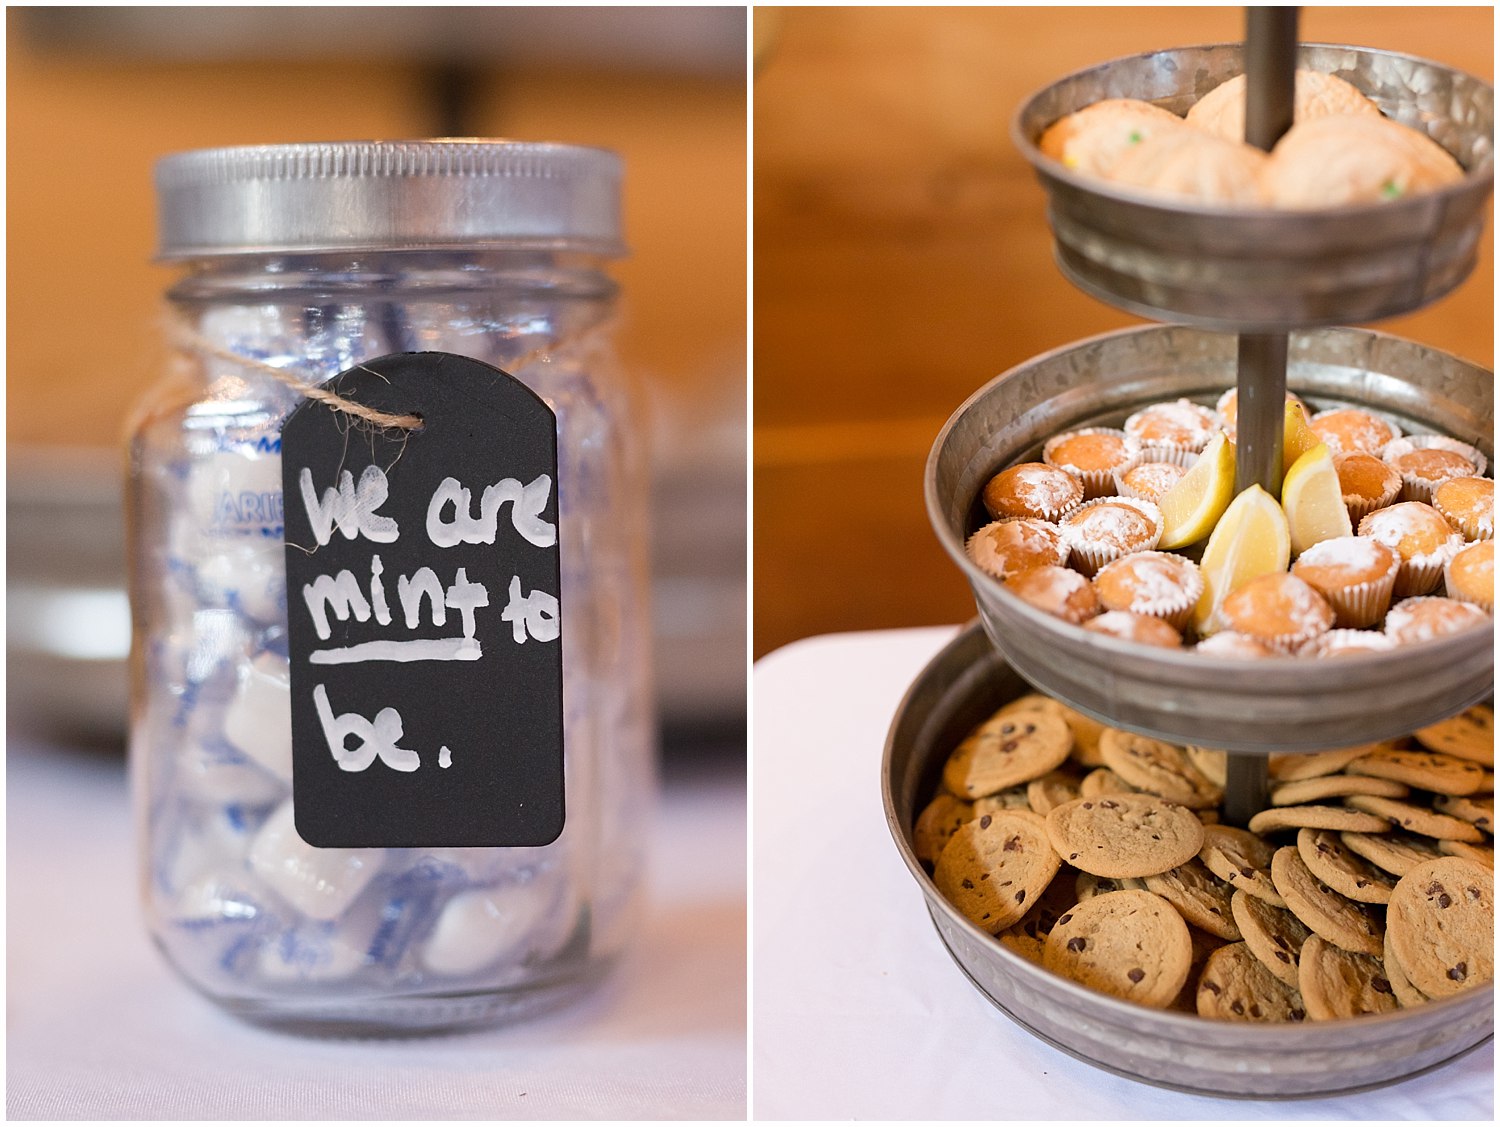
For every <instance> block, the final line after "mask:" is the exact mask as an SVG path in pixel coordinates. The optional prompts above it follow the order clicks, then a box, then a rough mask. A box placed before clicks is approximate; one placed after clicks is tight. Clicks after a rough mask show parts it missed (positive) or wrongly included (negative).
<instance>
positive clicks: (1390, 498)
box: [1344, 481, 1401, 528]
mask: <svg viewBox="0 0 1500 1127" xmlns="http://www.w3.org/2000/svg"><path fill="white" fill-rule="evenodd" d="M1400 496H1401V482H1399V481H1398V482H1396V483H1395V484H1394V485H1392V486H1391V488H1390V489H1389V490H1388V491H1387V492H1386V493H1385V494H1384V495H1383V496H1381V497H1375V498H1370V497H1355V496H1353V495H1352V494H1349V493H1345V494H1344V508H1346V509H1348V510H1349V524H1350V525H1351V526H1352V527H1354V528H1358V527H1359V522H1360V521H1362V520H1364V519H1365V517H1367V516H1369V515H1370V514H1371V513H1373V512H1374V511H1375V510H1376V509H1384V508H1386V507H1387V506H1388V505H1394V504H1395V503H1396V498H1398V497H1400Z"/></svg>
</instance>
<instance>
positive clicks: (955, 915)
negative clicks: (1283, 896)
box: [880, 619, 1495, 1095]
mask: <svg viewBox="0 0 1500 1127" xmlns="http://www.w3.org/2000/svg"><path fill="white" fill-rule="evenodd" d="M982 631H983V627H982V626H981V625H980V623H979V621H978V620H977V619H972V620H970V621H969V622H968V623H966V624H965V625H964V627H963V628H962V629H961V630H960V631H959V634H958V636H957V637H955V638H954V639H953V640H952V641H950V642H948V643H947V644H946V645H945V646H944V647H943V648H942V649H941V650H939V651H938V652H937V654H936V655H934V657H933V658H932V659H931V660H930V661H928V662H927V664H926V665H924V666H923V667H922V671H921V672H920V673H918V674H917V676H916V677H915V678H914V679H913V680H912V683H911V684H910V685H909V686H907V690H906V692H905V693H904V694H903V695H902V697H901V703H900V704H899V705H897V707H896V712H895V714H894V716H893V717H892V719H891V725H890V728H889V729H887V731H886V737H885V748H884V751H883V752H882V754H881V757H880V797H881V802H882V805H883V806H884V808H885V823H886V829H887V830H888V831H889V832H890V835H891V839H892V841H894V842H895V845H896V851H897V852H898V853H900V854H901V860H902V861H903V862H905V864H906V868H907V871H908V872H910V873H911V875H912V877H913V878H914V879H915V880H916V882H917V886H918V888H919V889H920V890H921V891H922V893H923V897H924V899H926V901H927V903H928V905H929V908H931V907H932V906H940V907H941V909H942V910H943V912H944V914H945V915H946V916H947V917H948V918H949V919H950V920H952V921H953V922H954V923H956V924H958V925H959V926H960V927H962V928H963V929H964V930H965V931H966V932H967V933H968V934H969V936H970V937H971V938H973V939H975V940H977V941H980V942H982V943H984V944H985V945H986V946H987V947H988V948H989V949H990V950H993V951H996V952H998V953H999V954H1000V957H1001V960H1002V961H1003V962H1004V963H1005V964H1006V965H1007V966H1008V967H1009V969H1010V970H1011V971H1012V973H1015V974H1019V975H1022V976H1023V977H1025V978H1028V979H1031V980H1033V981H1036V982H1040V983H1045V984H1046V986H1047V987H1048V988H1049V989H1050V988H1056V989H1059V990H1061V991H1063V992H1064V993H1065V994H1067V995H1068V996H1069V997H1071V998H1072V999H1073V1000H1074V1001H1076V1002H1078V1003H1079V1004H1080V1005H1087V1006H1093V1007H1097V1008H1099V1009H1102V1010H1103V1011H1104V1012H1106V1013H1108V1014H1110V1015H1111V1016H1112V1017H1114V1018H1117V1019H1120V1020H1126V1019H1129V1020H1133V1021H1146V1022H1150V1023H1160V1030H1161V1032H1167V1031H1172V1032H1177V1033H1181V1034H1183V1035H1189V1034H1191V1033H1194V1032H1201V1031H1202V1030H1203V1028H1204V1022H1205V1021H1207V1020H1208V1019H1206V1018H1202V1017H1195V1016H1193V1015H1191V1014H1183V1013H1177V1012H1174V1011H1172V1010H1156V1009H1152V1008H1151V1007H1149V1006H1141V1005H1136V1004H1135V1003H1133V1002H1126V1001H1124V1000H1122V999H1120V998H1115V997H1113V996H1111V995H1109V994H1103V993H1100V992H1099V991H1096V990H1090V989H1088V988H1087V987H1085V986H1080V985H1079V984H1078V983H1076V982H1073V981H1072V980H1071V979H1067V978H1063V977H1062V976H1061V975H1055V974H1052V973H1051V972H1050V971H1046V970H1043V969H1042V968H1041V967H1038V966H1036V965H1034V964H1032V963H1029V962H1027V961H1026V960H1025V959H1023V958H1022V957H1021V956H1020V955H1017V954H1016V953H1015V952H1014V951H1011V950H1009V949H1008V948H1007V947H1006V946H1005V944H1003V943H1001V942H1000V941H999V940H997V939H996V938H995V937H994V936H993V935H991V934H990V933H989V932H987V931H984V930H982V929H980V928H978V927H975V926H974V924H973V923H971V922H970V921H969V919H968V918H967V917H966V916H964V915H963V914H962V913H961V912H959V911H958V910H957V909H956V908H954V907H953V906H952V905H951V904H949V903H948V901H947V899H946V898H945V897H944V896H943V894H942V893H941V892H939V891H938V887H937V885H936V884H934V883H933V880H932V878H931V877H930V876H928V875H927V870H925V869H924V868H922V863H921V862H920V861H918V860H917V855H916V854H915V853H914V852H913V851H912V848H911V844H910V842H909V841H908V840H907V835H906V833H905V830H904V828H903V826H902V823H901V820H900V818H899V817H898V816H897V813H896V796H895V791H894V790H893V788H892V786H891V779H892V773H893V767H892V763H893V760H894V758H895V746H896V730H897V728H899V727H900V725H901V722H902V720H903V719H904V718H905V717H906V714H907V711H908V709H909V708H910V707H911V703H912V700H913V699H914V698H915V696H916V693H917V688H918V686H919V685H921V684H922V683H923V682H924V681H926V680H928V679H929V678H931V677H933V676H935V675H936V671H937V669H938V667H939V666H940V665H942V664H943V662H944V660H945V659H946V657H947V655H948V653H949V651H951V650H954V649H957V648H958V647H959V646H961V645H962V644H963V643H964V642H966V641H967V640H968V638H969V637H970V635H972V634H974V633H975V632H982ZM995 659H996V660H998V661H1004V659H1003V658H1001V657H1000V655H998V654H996V655H995ZM934 930H936V924H934ZM939 939H940V940H941V939H942V936H941V934H940V935H939ZM944 946H945V947H946V946H947V944H946V942H945V943H944ZM950 954H951V952H950ZM1494 989H1495V987H1494V983H1493V982H1490V983H1486V984H1485V985H1483V986H1480V987H1476V990H1477V991H1487V992H1488V993H1489V994H1490V995H1491V996H1492V998H1493V994H1494ZM985 996H986V997H988V995H987V994H986V995H985ZM1475 996H1476V995H1475V992H1473V991H1466V992H1464V993H1462V994H1455V995H1453V996H1452V997H1449V998H1442V999H1435V1000H1433V1001H1431V1002H1428V1003H1427V1004H1426V1005H1424V1006H1423V1007H1422V1012H1423V1013H1424V1014H1432V1013H1438V1012H1441V1010H1440V1009H1439V1007H1449V1008H1456V1007H1457V1006H1460V1005H1475V1004H1477V1003H1475V1002H1474V1001H1473V999H1474V998H1475ZM1490 1008H1491V1009H1493V1008H1494V1003H1493V1000H1492V1001H1491V1003H1490ZM1402 1016H1403V1015H1402V1011H1400V1010H1392V1011H1389V1012H1387V1013H1382V1014H1364V1015H1362V1016H1360V1017H1351V1018H1337V1019H1334V1020H1332V1021H1319V1022H1312V1023H1307V1024H1296V1025H1294V1028H1297V1029H1319V1030H1324V1029H1326V1030H1328V1031H1329V1033H1330V1034H1333V1035H1337V1034H1339V1033H1340V1032H1348V1031H1355V1030H1369V1029H1372V1028H1374V1027H1375V1025H1376V1023H1384V1024H1385V1025H1387V1026H1389V1025H1392V1024H1393V1023H1395V1022H1399V1021H1400V1020H1401V1018H1402ZM1216 1028H1217V1026H1216ZM1287 1028H1288V1027H1287V1025H1285V1024H1266V1025H1260V1024H1256V1023H1254V1022H1244V1023H1237V1024H1236V1025H1235V1026H1234V1029H1235V1030H1236V1036H1239V1035H1240V1034H1243V1036H1244V1037H1245V1039H1246V1040H1247V1041H1249V1042H1251V1044H1250V1045H1248V1046H1247V1048H1248V1049H1249V1050H1251V1051H1259V1050H1262V1049H1264V1048H1266V1047H1269V1046H1271V1045H1273V1044H1274V1043H1275V1042H1276V1041H1278V1040H1280V1039H1282V1038H1284V1037H1285V1035H1286V1032H1287ZM1260 1042H1264V1044H1260ZM1454 1055H1455V1056H1456V1055H1458V1054H1454ZM1090 1063H1093V1061H1092V1059H1090ZM1122 1075H1123V1073H1122ZM1316 1094H1318V1095H1324V1094H1326V1093H1316Z"/></svg>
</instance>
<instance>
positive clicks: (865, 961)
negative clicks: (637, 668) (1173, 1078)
mask: <svg viewBox="0 0 1500 1127" xmlns="http://www.w3.org/2000/svg"><path fill="white" fill-rule="evenodd" d="M956 632H957V631H956V629H955V628H952V627H943V628H932V629H921V630H897V631H881V632H871V633H862V634H843V635H830V636H825V637H819V638H810V639H807V640H805V641H801V642H797V643H794V644H792V645H790V646H788V647H786V648H784V649H781V650H778V651H776V652H775V653H772V654H769V655H767V656H766V657H765V658H763V659H762V660H761V661H760V662H759V663H758V664H757V665H756V667H755V675H754V702H755V705H754V721H755V725H754V730H753V737H754V756H753V768H752V776H751V779H752V810H753V813H754V819H755V828H756V833H755V839H754V843H753V846H752V849H753V874H754V877H753V880H754V902H755V909H754V914H753V921H752V928H753V945H752V961H753V966H754V976H753V1008H754V1014H755V1029H754V1037H753V1047H752V1056H753V1068H752V1076H753V1090H752V1108H753V1114H754V1116H755V1118H756V1119H762V1120H764V1119H895V1120H903V1119H910V1120H927V1119H937V1120H941V1119H969V1118H978V1119H1002V1120H1027V1119H1041V1120H1051V1119H1070V1120H1071V1119H1077V1120H1088V1119H1111V1120H1157V1119H1198V1120H1203V1121H1215V1120H1335V1119H1366V1120H1398V1119H1401V1120H1410V1119H1416V1120H1455V1119H1462V1120H1482V1121H1485V1122H1490V1121H1492V1120H1493V1117H1494V1049H1493V1042H1490V1043H1488V1044H1486V1045H1484V1046H1482V1047H1480V1048H1479V1049H1477V1050H1475V1051H1474V1052H1471V1053H1469V1054H1468V1055H1467V1056H1465V1057H1462V1058H1460V1059H1459V1060H1456V1061H1452V1062H1450V1063H1448V1064H1446V1065H1444V1066H1442V1067H1441V1068H1439V1069H1437V1070H1436V1071H1434V1072H1431V1073H1428V1074H1427V1075H1424V1076H1418V1077H1414V1078H1412V1079H1410V1080H1407V1081H1404V1082H1402V1083H1399V1084H1395V1085H1389V1086H1387V1087H1384V1088H1380V1089H1377V1090H1375V1091H1372V1092H1367V1093H1362V1094H1360V1095H1354V1096H1341V1097H1336V1098H1330V1099H1314V1100H1288V1101H1269V1100H1267V1101H1261V1100H1254V1101H1252V1100H1216V1099H1211V1098H1208V1097H1203V1096H1193V1095H1187V1094H1184V1093H1179V1092H1172V1091H1168V1090H1165V1089H1161V1088H1156V1087H1153V1086H1151V1085H1148V1084H1144V1083H1138V1082H1135V1081H1131V1080H1127V1079H1125V1078H1123V1077H1119V1076H1115V1075H1114V1074H1112V1073H1109V1072H1105V1071H1103V1070H1102V1069H1097V1068H1094V1067H1092V1066H1090V1065H1087V1064H1084V1063H1083V1062H1081V1061H1078V1060H1076V1059H1075V1058H1073V1057H1071V1056H1068V1055H1067V1054H1065V1053H1063V1052H1061V1051H1059V1050H1057V1049H1054V1048H1052V1047H1051V1046H1049V1045H1047V1044H1046V1043H1044V1042H1042V1041H1040V1040H1038V1039H1037V1038H1035V1037H1033V1036H1031V1035H1030V1034H1029V1033H1027V1032H1026V1031H1025V1030H1023V1029H1022V1028H1021V1027H1020V1026H1018V1025H1016V1024H1014V1023H1013V1022H1011V1020H1010V1019H1009V1018H1007V1017H1006V1016H1005V1015H1004V1014H1002V1013H1001V1012H1000V1011H999V1010H997V1009H995V1008H994V1007H993V1006H992V1005H991V1004H990V1002H989V1001H988V1000H986V999H985V998H984V997H983V996H982V995H981V994H980V993H979V992H978V991H977V990H976V989H975V988H974V987H973V986H972V985H971V984H970V983H969V981H968V980H967V979H966V978H965V977H964V975H963V974H962V972H961V971H960V970H959V969H958V967H957V965H955V964H954V962H953V961H952V959H951V958H950V957H949V955H948V953H947V951H946V950H945V949H944V947H943V944H942V941H941V940H940V939H939V938H938V934H937V932H936V930H935V929H934V928H933V926H932V923H931V921H930V920H929V918H928V916H927V912H926V907H925V904H924V902H923V900H922V895H921V893H920V892H919V890H918V888H917V885H916V883H915V882H914V881H913V880H912V877H911V874H910V873H909V872H908V871H907V869H906V867H905V865H904V864H903V863H902V861H901V858H900V856H899V855H898V854H897V852H896V848H895V846H894V844H893V843H892V842H891V839H890V834H889V833H888V831H887V829H886V825H885V816H884V813H883V811H882V806H881V797H880V760H881V753H882V750H883V748H884V745H885V736H886V730H887V728H888V727H889V725H890V721H891V718H892V716H893V714H894V712H895V709H896V706H897V704H898V703H899V702H900V700H901V697H902V695H903V694H904V693H905V691H906V689H907V687H908V686H909V685H910V683H911V682H912V680H913V679H914V678H915V677H916V675H917V674H918V672H920V670H921V669H922V667H923V666H924V665H925V664H926V663H927V662H928V660H930V659H931V658H932V657H933V656H934V655H935V654H936V653H937V651H938V650H939V649H940V648H941V647H942V646H943V645H944V644H946V643H947V642H948V641H949V640H950V639H952V638H953V637H954V635H955V634H956Z"/></svg>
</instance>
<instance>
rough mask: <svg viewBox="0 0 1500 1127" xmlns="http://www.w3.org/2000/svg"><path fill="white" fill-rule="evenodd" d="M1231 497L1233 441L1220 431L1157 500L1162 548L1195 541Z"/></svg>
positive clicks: (1216, 520)
mask: <svg viewBox="0 0 1500 1127" xmlns="http://www.w3.org/2000/svg"><path fill="white" fill-rule="evenodd" d="M1233 497H1234V443H1232V442H1230V441H1229V436H1228V435H1226V434H1224V433H1223V432H1222V431H1220V432H1219V433H1218V434H1217V435H1215V436H1214V438H1213V440H1212V441H1211V442H1209V444H1208V445H1207V446H1205V447H1204V448H1203V453H1202V454H1200V455H1198V460H1197V461H1196V462H1194V463H1193V464H1192V467H1191V468H1190V469H1189V470H1188V472H1187V473H1185V474H1183V475H1182V479H1181V480H1180V481H1178V483H1177V484H1176V485H1174V486H1172V488H1171V489H1169V490H1167V491H1166V492H1165V493H1164V494H1162V498H1161V500H1160V501H1158V502H1157V505H1158V507H1159V508H1160V509H1161V515H1162V534H1161V543H1160V544H1159V545H1158V547H1160V548H1162V549H1171V548H1185V547H1187V545H1189V544H1196V543H1197V542H1198V541H1199V540H1202V539H1203V538H1204V537H1205V536H1207V535H1208V534H1209V533H1210V532H1212V531H1213V530H1214V525H1215V524H1217V523H1218V521H1219V518H1220V517H1222V516H1223V515H1224V510H1225V509H1227V508H1228V507H1229V502H1230V499H1231V498H1233Z"/></svg>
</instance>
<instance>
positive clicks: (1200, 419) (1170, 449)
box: [1125, 399, 1219, 500]
mask: <svg viewBox="0 0 1500 1127" xmlns="http://www.w3.org/2000/svg"><path fill="white" fill-rule="evenodd" d="M1218 431H1219V420H1218V417H1217V416H1216V415H1215V414H1214V412H1213V411H1212V410H1211V409H1210V408H1208V407H1205V406H1203V405H1202V404H1201V403H1194V402H1193V401H1192V400H1191V399H1177V400H1173V401H1172V402H1170V403H1153V404H1151V406H1149V407H1143V408H1141V409H1140V410H1139V411H1137V412H1136V413H1135V414H1133V415H1131V416H1130V417H1129V418H1128V419H1126V420H1125V433H1126V434H1128V435H1130V436H1131V437H1132V438H1134V439H1136V441H1138V442H1139V443H1140V444H1141V461H1142V462H1143V463H1149V462H1171V463H1174V464H1176V465H1179V466H1182V467H1184V468H1185V467H1187V466H1191V465H1192V464H1193V462H1194V460H1195V459H1196V458H1197V456H1198V454H1200V453H1201V452H1202V450H1203V448H1204V447H1205V446H1207V445H1208V442H1209V439H1211V438H1213V436H1214V435H1215V434H1217V433H1218ZM1149 499H1150V498H1148V500H1149Z"/></svg>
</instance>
